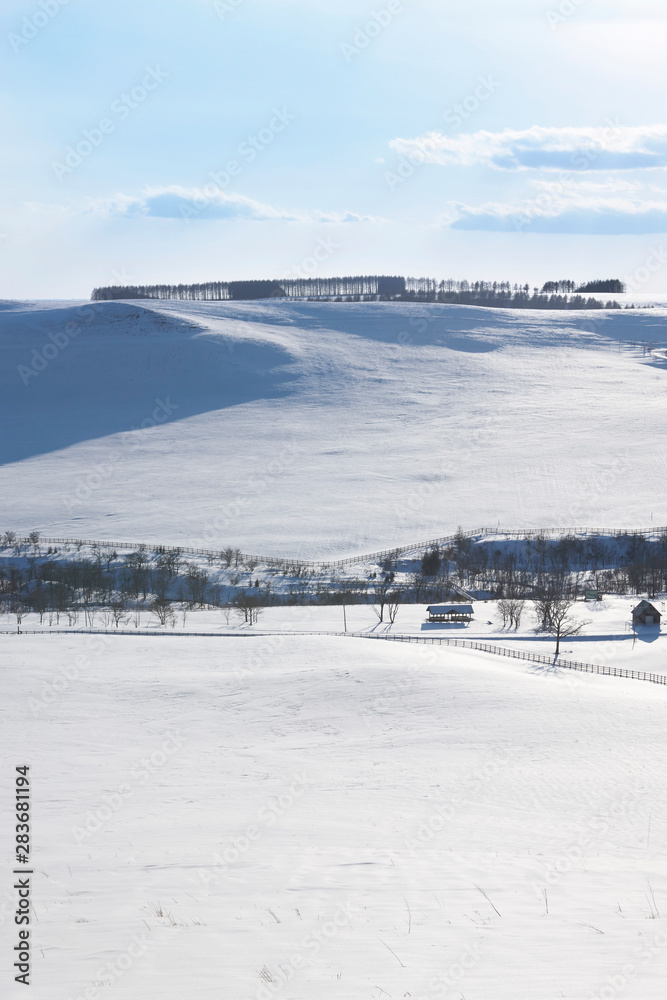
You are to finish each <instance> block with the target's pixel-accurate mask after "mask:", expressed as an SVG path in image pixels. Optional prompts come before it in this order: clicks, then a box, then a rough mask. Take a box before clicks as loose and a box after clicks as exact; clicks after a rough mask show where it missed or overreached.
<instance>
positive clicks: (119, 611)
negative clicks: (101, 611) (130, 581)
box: [109, 601, 128, 628]
mask: <svg viewBox="0 0 667 1000" xmlns="http://www.w3.org/2000/svg"><path fill="white" fill-rule="evenodd" d="M109 614H110V615H111V620H112V621H113V623H114V625H115V626H116V628H118V626H119V625H124V624H125V622H126V621H127V619H128V614H127V611H126V610H125V605H124V604H123V602H122V601H113V603H112V604H111V606H110V607H109Z"/></svg>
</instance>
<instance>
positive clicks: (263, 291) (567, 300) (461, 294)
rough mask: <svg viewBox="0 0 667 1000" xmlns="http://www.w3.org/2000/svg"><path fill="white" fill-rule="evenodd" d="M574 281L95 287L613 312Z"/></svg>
mask: <svg viewBox="0 0 667 1000" xmlns="http://www.w3.org/2000/svg"><path fill="white" fill-rule="evenodd" d="M575 288H576V286H575V283H574V282H573V281H549V282H546V283H545V285H544V286H543V287H542V290H541V293H540V290H539V289H538V288H537V287H535V288H533V289H532V290H531V287H530V285H528V284H524V285H519V284H516V283H515V284H512V283H511V282H509V281H473V282H470V281H467V280H463V281H454V280H453V279H451V278H450V279H447V280H444V281H438V280H437V279H436V278H403V277H397V276H387V275H365V276H359V275H357V276H354V277H341V278H295V279H291V278H290V279H280V280H268V281H211V282H205V283H204V284H193V285H110V286H106V287H103V288H95V289H94V290H93V293H92V296H91V298H92V299H93V300H94V301H101V300H109V299H188V300H195V301H213V302H216V301H223V300H230V299H231V300H239V301H240V300H249V299H264V298H309V299H343V298H352V299H359V298H366V299H368V298H374V299H384V300H390V299H392V300H400V301H411V302H414V301H417V302H450V303H458V304H462V305H471V304H476V305H488V306H495V307H497V308H513V309H529V308H534V309H602V308H607V309H612V308H620V307H619V306H618V303H615V302H611V301H607V302H606V303H604V302H601V301H598V300H597V299H594V298H584V297H583V296H581V295H575V296H573V297H570V293H572V292H574V291H575ZM576 291H578V292H589V291H609V292H612V291H624V286H623V285H622V282H619V281H616V280H614V281H606V282H605V281H603V282H589V283H588V284H587V285H584V286H581V287H580V288H578V289H576Z"/></svg>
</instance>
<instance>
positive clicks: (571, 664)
mask: <svg viewBox="0 0 667 1000" xmlns="http://www.w3.org/2000/svg"><path fill="white" fill-rule="evenodd" d="M0 635H116V636H121V635H123V636H144V637H146V636H148V637H151V638H169V637H181V638H197V639H229V638H234V639H253V638H255V639H263V638H266V637H267V636H285V635H291V636H310V635H327V636H330V637H343V638H350V639H377V640H379V641H381V642H382V641H384V642H408V643H421V644H423V645H430V646H434V645H440V646H455V647H456V646H458V647H459V648H461V649H472V650H477V651H478V652H480V653H490V654H492V655H493V656H507V657H509V658H510V659H513V660H526V661H528V662H530V663H540V664H543V665H544V666H548V667H551V668H552V669H561V670H577V671H580V672H581V673H586V674H603V675H604V676H606V677H625V678H628V679H630V680H637V681H648V682H649V683H651V684H667V674H652V673H647V672H646V671H644V670H626V669H625V668H624V667H608V666H605V665H604V664H601V663H585V662H582V661H581V660H561V659H557V658H556V657H555V656H553V657H551V656H544V655H542V654H541V653H530V652H526V651H524V650H518V649H506V648H505V647H504V646H495V645H493V644H492V643H488V642H476V641H475V640H474V639H446V638H442V637H435V636H434V637H430V636H429V637H427V636H420V635H388V634H386V633H385V634H382V635H374V634H372V633H370V632H315V631H313V632H289V631H284V632H177V631H175V630H174V629H164V630H163V631H158V630H157V629H156V630H155V631H147V630H146V629H131V630H130V629H52V628H45V629H26V630H17V631H12V630H9V629H2V630H0Z"/></svg>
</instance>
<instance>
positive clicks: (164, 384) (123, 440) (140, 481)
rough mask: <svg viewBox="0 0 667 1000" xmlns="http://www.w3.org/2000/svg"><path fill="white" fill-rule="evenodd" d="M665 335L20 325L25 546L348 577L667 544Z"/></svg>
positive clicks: (555, 328)
mask: <svg viewBox="0 0 667 1000" xmlns="http://www.w3.org/2000/svg"><path fill="white" fill-rule="evenodd" d="M665 316H666V310H665V308H664V307H660V308H655V309H646V310H635V311H629V310H622V311H616V312H609V313H607V312H594V313H593V312H592V313H576V314H574V313H570V314H567V315H563V314H558V313H551V312H535V313H533V312H521V311H512V310H507V311H503V310H489V309H481V308H475V307H465V306H442V305H408V304H396V303H360V304H354V303H305V302H277V301H262V302H255V303H252V302H249V303H177V302H172V303H159V302H151V303H144V304H139V303H137V302H130V303H122V302H113V303H95V304H88V305H83V306H82V305H76V304H65V303H51V304H48V303H47V304H44V303H40V304H35V303H32V304H27V305H20V304H12V303H5V304H3V306H2V309H0V337H1V340H0V344H1V346H0V350H1V357H2V369H1V370H0V380H1V385H0V405H1V406H2V407H3V410H4V415H3V418H2V426H3V440H2V444H1V459H0V461H1V462H2V466H1V468H0V492H1V495H2V499H3V503H2V515H3V525H2V528H3V530H8V529H11V530H15V531H18V532H19V533H26V532H27V531H30V530H32V529H33V528H34V529H38V530H40V531H42V533H43V534H46V535H51V536H55V537H79V538H81V537H83V538H93V539H94V538H102V539H111V540H119V541H122V540H125V539H127V540H129V541H135V540H136V541H147V542H155V543H164V544H181V545H182V544H189V545H195V546H204V547H215V548H218V547H222V546H225V545H233V546H238V547H240V548H241V549H242V550H244V551H250V552H259V553H261V554H267V555H272V554H275V555H286V556H295V557H296V556H301V557H327V556H330V555H332V554H336V553H340V554H348V553H358V552H363V551H368V550H371V549H377V548H385V547H387V546H391V545H395V544H400V543H405V542H412V541H418V540H419V539H423V538H429V537H436V536H439V535H443V534H447V533H449V532H450V531H454V530H456V528H457V527H458V526H459V525H461V526H462V527H463V528H466V529H468V528H478V527H495V526H496V525H497V524H498V523H499V522H500V523H501V524H502V526H504V527H509V528H512V527H517V528H527V527H554V526H556V527H562V528H569V527H576V526H583V527H585V526H589V527H592V528H605V527H610V528H613V527H628V528H642V529H646V528H650V527H651V525H652V524H656V525H657V524H664V523H665V520H666V518H667V514H666V513H665V509H664V496H663V492H664V491H663V483H664V479H665V471H666V467H667V420H665V407H666V405H667V404H666V402H665V368H666V366H667V361H665V350H664V349H665V347H666V346H667V334H666V333H665ZM655 345H657V347H656V346H655ZM660 345H662V346H660ZM649 346H652V353H647V351H648V347H649ZM38 369H39V370H38ZM133 428H139V430H133ZM141 428H143V429H141Z"/></svg>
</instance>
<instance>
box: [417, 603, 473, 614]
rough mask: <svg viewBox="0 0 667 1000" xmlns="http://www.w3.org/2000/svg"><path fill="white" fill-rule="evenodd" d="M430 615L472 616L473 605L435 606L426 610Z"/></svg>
mask: <svg viewBox="0 0 667 1000" xmlns="http://www.w3.org/2000/svg"><path fill="white" fill-rule="evenodd" d="M426 610H427V611H428V613H429V614H430V615H471V614H472V613H473V610H472V604H433V605H432V606H431V607H430V608H427V609H426Z"/></svg>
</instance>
